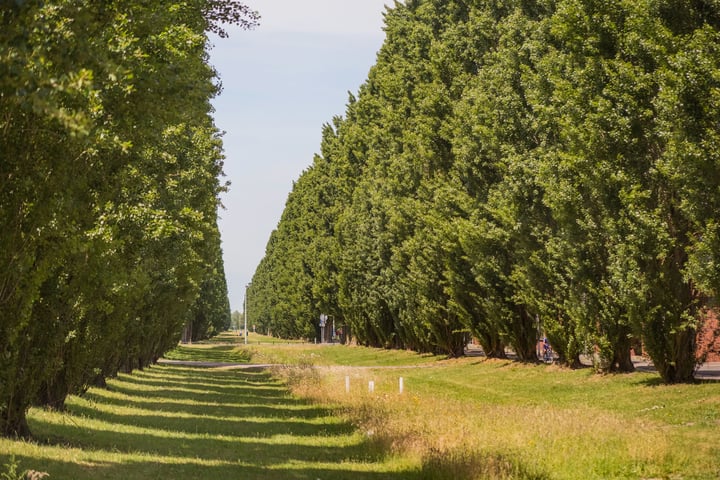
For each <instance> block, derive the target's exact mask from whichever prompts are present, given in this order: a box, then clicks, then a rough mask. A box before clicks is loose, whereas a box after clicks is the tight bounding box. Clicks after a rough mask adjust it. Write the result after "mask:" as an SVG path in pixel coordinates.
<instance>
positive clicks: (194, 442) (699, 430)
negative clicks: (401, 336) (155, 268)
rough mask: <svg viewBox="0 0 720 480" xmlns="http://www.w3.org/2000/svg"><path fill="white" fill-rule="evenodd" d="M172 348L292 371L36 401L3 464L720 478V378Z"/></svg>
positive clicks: (326, 475) (214, 373) (56, 475)
mask: <svg viewBox="0 0 720 480" xmlns="http://www.w3.org/2000/svg"><path fill="white" fill-rule="evenodd" d="M172 355H175V356H176V358H179V359H195V360H204V361H207V360H208V359H211V361H219V362H222V361H229V362H231V363H246V362H251V363H286V364H289V365H290V366H283V367H280V366H278V367H275V368H273V369H272V370H271V371H267V370H255V371H248V370H228V369H224V368H220V369H218V368H213V369H208V368H192V367H181V366H155V367H152V368H149V369H146V370H144V371H139V372H136V373H134V374H133V375H120V376H119V377H118V378H116V379H113V380H111V381H110V382H109V388H108V389H90V390H89V391H88V392H87V394H85V395H84V396H82V397H71V398H69V400H68V402H67V411H66V412H53V411H48V410H44V409H31V411H30V414H29V420H30V426H31V429H32V431H33V433H34V435H35V440H34V441H33V442H22V441H12V440H7V439H5V440H0V464H2V463H5V461H6V460H7V459H8V458H9V457H10V456H11V455H15V456H16V458H17V459H18V460H19V461H20V462H21V469H22V470H24V469H34V470H39V471H46V472H49V473H50V475H51V476H50V477H49V478H50V479H51V480H52V479H65V478H68V479H90V478H93V479H94V478H107V479H126V478H132V479H141V480H142V479H150V478H152V479H156V478H173V479H190V478H193V479H195V478H198V479H200V478H247V479H270V480H273V479H313V480H314V479H330V478H332V479H335V478H338V479H349V480H357V479H393V478H395V479H435V480H439V479H452V480H465V479H471V478H482V479H490V480H500V479H506V480H509V479H517V480H533V479H534V480H562V479H568V480H569V479H578V478H582V479H678V480H679V479H713V480H717V479H718V478H720V463H718V459H719V458H720V444H718V441H717V432H718V431H719V430H720V383H705V384H697V385H676V386H666V385H661V384H660V383H659V382H658V379H657V376H656V375H652V374H644V373H636V374H631V375H616V376H612V375H608V376H597V375H594V374H593V373H592V371H591V370H590V369H587V370H566V369H561V368H558V367H555V366H546V365H523V364H519V363H514V362H509V361H499V360H485V359H480V358H465V359H458V360H448V359H443V358H441V357H432V356H422V355H417V354H414V353H412V352H403V351H386V350H377V349H368V348H362V347H349V346H338V345H334V346H333V345H323V346H321V345H311V344H295V345H277V344H276V345H262V344H261V345H257V344H256V345H250V346H248V347H244V346H242V345H233V344H230V343H228V342H223V343H218V344H214V345H211V344H201V345H193V346H184V347H181V348H178V349H177V350H175V351H174V352H173V354H172ZM220 359H224V360H220ZM400 377H402V378H403V386H404V391H403V393H400V389H399V379H400ZM370 381H373V382H374V385H375V391H374V392H369V389H368V383H369V382H370ZM346 382H349V390H350V391H349V392H348V391H346V385H348V383H346Z"/></svg>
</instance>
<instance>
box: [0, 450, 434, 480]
mask: <svg viewBox="0 0 720 480" xmlns="http://www.w3.org/2000/svg"><path fill="white" fill-rule="evenodd" d="M248 455H249V454H248V453H246V452H244V451H243V450H242V449H239V450H238V457H239V458H238V460H236V461H229V462H220V464H218V465H209V464H206V463H205V464H204V463H202V462H199V461H198V460H197V459H194V458H193V457H188V458H173V459H163V458H161V459H158V461H154V460H152V459H148V460H146V461H133V460H123V459H120V460H119V461H114V462H109V461H98V460H92V459H87V460H85V459H83V460H82V461H80V462H70V461H59V460H39V459H37V458H33V457H28V456H23V455H17V456H16V459H17V460H18V461H19V462H20V465H21V468H23V469H25V468H31V469H35V470H38V471H45V472H49V473H50V477H49V478H50V479H53V478H56V479H73V480H90V479H93V480H94V479H98V478H102V479H105V480H127V479H142V480H149V479H153V480H154V479H160V478H162V479H165V478H167V479H173V480H184V479H193V480H197V479H243V480H421V479H425V478H427V477H425V476H423V474H422V473H421V472H419V471H411V470H405V471H401V472H385V471H367V470H368V467H367V465H363V463H362V462H360V463H352V462H351V463H349V464H348V463H343V461H342V460H337V461H335V460H334V459H332V458H326V459H324V460H323V462H321V463H320V462H319V463H318V464H317V465H316V466H312V465H302V466H301V465H298V466H292V465H282V466H272V467H263V466H259V465H255V464H253V463H252V462H248V461H247V460H246V459H244V458H245V457H247V456H248ZM0 459H3V457H2V455H0ZM3 460H4V459H3Z"/></svg>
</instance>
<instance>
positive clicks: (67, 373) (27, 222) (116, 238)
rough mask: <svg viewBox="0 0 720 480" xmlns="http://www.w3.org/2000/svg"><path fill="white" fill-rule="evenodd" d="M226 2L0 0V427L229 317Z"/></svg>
mask: <svg viewBox="0 0 720 480" xmlns="http://www.w3.org/2000/svg"><path fill="white" fill-rule="evenodd" d="M254 20H255V14H254V13H253V12H251V11H249V10H247V7H245V6H244V5H241V4H238V3H236V2H234V1H218V0H192V1H179V0H178V1H174V0H169V1H165V2H162V4H155V3H147V2H134V1H114V2H81V1H75V0H57V1H50V2H36V1H26V2H25V1H23V2H19V1H18V2H1V3H0V225H2V228H1V229H0V245H2V248H1V249H0V433H1V434H10V435H13V434H20V435H24V434H27V433H28V431H27V426H26V422H25V412H26V410H27V408H28V405H29V404H30V403H32V402H37V403H42V404H48V405H51V406H54V407H58V408H61V407H62V405H63V402H64V400H65V397H66V396H67V394H68V393H71V392H79V391H82V390H83V389H86V388H87V386H88V385H90V384H92V383H93V382H96V381H102V379H103V378H104V377H106V376H109V375H114V374H115V373H116V372H118V371H119V370H124V371H130V370H132V369H133V368H138V367H140V368H142V367H143V366H145V365H147V364H148V363H149V362H151V361H153V360H154V359H155V358H157V357H158V356H159V355H161V354H162V353H163V352H164V351H165V350H167V349H168V348H171V347H172V346H174V345H175V344H176V343H177V342H178V340H179V338H180V335H181V333H182V330H183V327H184V326H185V325H186V324H187V325H189V326H192V333H193V336H196V337H198V336H203V335H207V334H209V333H211V332H212V331H213V330H214V329H221V328H226V327H227V326H229V321H230V311H229V305H228V300H227V287H226V284H225V277H224V272H223V269H222V258H221V251H220V237H219V232H218V228H217V223H216V218H217V208H218V206H219V203H218V195H219V194H220V192H221V191H222V190H223V189H224V188H225V186H224V185H223V184H221V183H220V181H219V177H220V175H221V174H222V162H223V155H222V144H221V140H220V136H219V133H218V131H217V129H216V128H215V126H214V124H213V121H212V118H211V116H210V113H211V106H210V103H209V102H210V99H211V98H212V97H213V96H214V95H215V94H216V93H217V91H218V88H219V86H218V84H217V83H216V82H215V78H216V73H215V71H214V70H213V69H212V67H210V66H209V64H208V61H207V60H208V54H207V49H208V36H207V33H206V32H208V31H215V32H217V33H222V34H224V32H223V31H222V29H221V26H220V22H222V21H233V22H236V23H241V24H243V25H247V22H250V23H252V22H253V21H254Z"/></svg>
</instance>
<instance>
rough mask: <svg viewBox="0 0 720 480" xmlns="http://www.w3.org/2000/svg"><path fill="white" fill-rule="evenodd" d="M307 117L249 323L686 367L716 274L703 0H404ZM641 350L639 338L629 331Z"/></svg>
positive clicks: (615, 365) (710, 42)
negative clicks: (365, 53) (323, 324)
mask: <svg viewBox="0 0 720 480" xmlns="http://www.w3.org/2000/svg"><path fill="white" fill-rule="evenodd" d="M385 31H386V40H385V43H384V45H383V46H382V48H381V49H380V51H379V53H378V55H377V62H376V64H375V65H374V66H373V67H372V69H371V70H370V73H369V75H368V78H367V81H366V82H365V83H364V85H362V87H361V88H360V90H359V93H358V95H357V97H355V96H352V95H351V97H350V100H349V104H348V105H347V110H346V113H345V116H344V117H342V118H340V117H338V118H335V119H333V121H332V123H331V124H329V125H326V126H325V127H324V129H323V136H322V145H321V154H320V155H317V156H316V157H315V159H314V161H313V163H312V165H311V166H310V167H309V168H308V169H307V170H306V171H305V172H304V173H303V174H302V175H301V177H300V178H299V179H298V180H297V182H296V183H295V185H294V188H293V190H292V192H291V194H290V195H289V198H288V200H287V204H286V207H285V211H284V213H283V215H282V218H281V220H280V222H279V224H278V227H277V229H276V230H275V231H274V232H273V234H272V235H271V237H270V240H269V242H268V245H267V251H266V255H265V257H264V258H263V260H262V261H261V263H260V264H259V266H258V268H257V271H256V273H255V276H254V278H253V281H252V285H251V288H250V291H249V295H248V298H249V307H248V311H249V312H251V313H250V315H251V317H252V321H253V323H256V324H258V325H259V326H261V327H262V328H264V329H270V330H271V331H272V333H273V334H276V335H281V336H288V337H311V338H312V337H314V336H316V335H317V333H316V329H317V326H316V325H317V318H318V316H319V314H320V313H321V312H323V313H326V314H329V315H332V316H333V318H334V319H336V322H339V323H342V324H344V325H346V327H347V328H349V330H350V334H351V335H352V336H353V337H354V338H355V339H356V340H357V341H358V342H359V343H360V344H364V345H370V346H378V347H386V348H407V349H413V350H417V351H420V352H438V353H445V354H448V355H461V354H462V353H463V344H464V342H465V337H466V336H467V335H468V334H471V335H472V336H474V337H475V338H476V339H477V340H478V341H479V342H480V344H481V345H482V347H483V349H484V351H485V353H486V354H487V355H488V356H489V357H503V356H504V355H505V349H506V347H510V348H512V350H513V351H514V352H515V353H516V354H517V356H518V358H519V359H520V360H523V361H535V360H536V359H537V355H536V342H537V341H538V337H539V334H540V333H544V334H545V335H547V337H548V339H549V341H550V343H551V344H552V346H553V347H554V349H555V351H556V352H557V354H559V356H560V360H561V361H562V362H563V363H564V364H567V365H570V366H573V365H577V364H578V362H579V359H580V355H581V354H583V353H591V354H594V357H595V360H596V366H597V367H598V368H599V369H602V370H605V371H627V370H631V369H632V368H633V365H632V362H631V357H630V351H631V347H633V346H634V347H636V348H637V349H638V352H639V348H643V349H644V350H645V351H646V352H647V353H648V354H649V355H650V356H651V358H652V360H653V362H654V364H655V366H656V367H657V369H658V371H659V373H660V375H661V376H662V378H663V379H664V380H665V381H666V382H685V381H690V380H691V379H692V378H693V374H694V369H695V366H696V354H697V345H696V334H697V332H698V329H699V328H701V326H702V322H703V317H704V314H703V312H704V310H705V309H706V308H707V307H708V306H712V302H713V298H714V297H715V296H716V295H717V292H718V288H720V216H719V213H720V4H718V3H717V2H710V1H705V0H602V1H594V0H502V1H488V0H477V1H464V0H407V1H406V2H404V3H396V4H395V6H394V8H391V9H389V10H388V11H387V12H386V15H385ZM640 345H642V347H640Z"/></svg>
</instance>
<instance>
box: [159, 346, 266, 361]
mask: <svg viewBox="0 0 720 480" xmlns="http://www.w3.org/2000/svg"><path fill="white" fill-rule="evenodd" d="M165 356H166V358H168V359H169V360H189V361H193V360H197V361H201V362H229V363H249V362H250V360H252V352H250V351H249V350H244V349H241V348H240V346H239V345H212V346H208V347H200V348H198V347H185V346H179V347H177V348H176V349H175V350H173V351H171V352H168V353H167V354H166V355H165Z"/></svg>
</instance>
